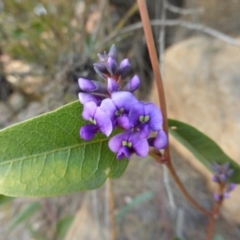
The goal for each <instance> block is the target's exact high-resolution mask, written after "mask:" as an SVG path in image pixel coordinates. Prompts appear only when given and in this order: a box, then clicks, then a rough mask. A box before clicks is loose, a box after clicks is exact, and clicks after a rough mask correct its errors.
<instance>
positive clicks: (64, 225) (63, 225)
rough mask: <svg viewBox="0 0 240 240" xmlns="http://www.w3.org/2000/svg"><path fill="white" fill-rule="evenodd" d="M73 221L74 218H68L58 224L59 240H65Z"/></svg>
mask: <svg viewBox="0 0 240 240" xmlns="http://www.w3.org/2000/svg"><path fill="white" fill-rule="evenodd" d="M73 219H74V216H67V217H64V218H62V219H60V220H59V221H58V222H57V235H58V239H59V240H60V239H64V237H65V235H66V233H67V231H68V229H69V227H70V226H71V224H72V222H73Z"/></svg>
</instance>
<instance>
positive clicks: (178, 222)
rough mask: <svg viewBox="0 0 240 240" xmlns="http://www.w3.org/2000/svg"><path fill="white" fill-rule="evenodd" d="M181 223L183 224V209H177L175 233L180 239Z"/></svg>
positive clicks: (181, 235)
mask: <svg viewBox="0 0 240 240" xmlns="http://www.w3.org/2000/svg"><path fill="white" fill-rule="evenodd" d="M183 224H184V211H183V210H182V209H179V210H178V215H177V227H176V235H177V237H179V238H180V239H182V238H183V234H182V230H183Z"/></svg>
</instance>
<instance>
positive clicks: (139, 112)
mask: <svg viewBox="0 0 240 240" xmlns="http://www.w3.org/2000/svg"><path fill="white" fill-rule="evenodd" d="M144 114H145V112H144V104H143V103H142V102H137V103H135V104H134V105H133V106H132V108H131V110H130V112H129V116H128V117H129V122H130V126H131V127H136V126H137V125H138V124H139V123H140V122H139V117H140V116H143V115H144Z"/></svg>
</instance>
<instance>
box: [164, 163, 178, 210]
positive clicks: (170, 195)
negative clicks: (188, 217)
mask: <svg viewBox="0 0 240 240" xmlns="http://www.w3.org/2000/svg"><path fill="white" fill-rule="evenodd" d="M163 182H164V185H165V188H166V190H167V195H168V200H169V204H170V207H171V210H172V211H174V210H175V209H176V204H175V201H174V197H173V193H172V189H171V186H170V184H169V176H168V171H167V169H166V168H165V167H163Z"/></svg>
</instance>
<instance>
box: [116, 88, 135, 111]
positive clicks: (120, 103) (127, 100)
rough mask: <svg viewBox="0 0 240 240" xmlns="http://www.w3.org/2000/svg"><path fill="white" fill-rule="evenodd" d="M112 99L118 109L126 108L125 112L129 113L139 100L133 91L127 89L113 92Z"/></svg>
mask: <svg viewBox="0 0 240 240" xmlns="http://www.w3.org/2000/svg"><path fill="white" fill-rule="evenodd" d="M112 100H113V102H114V103H115V105H116V106H117V108H118V109H121V108H124V112H125V113H128V112H129V111H130V109H131V107H132V106H133V105H134V104H136V103H137V102H138V100H137V99H136V98H135V97H134V95H133V94H132V93H130V92H125V91H120V92H114V93H112Z"/></svg>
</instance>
